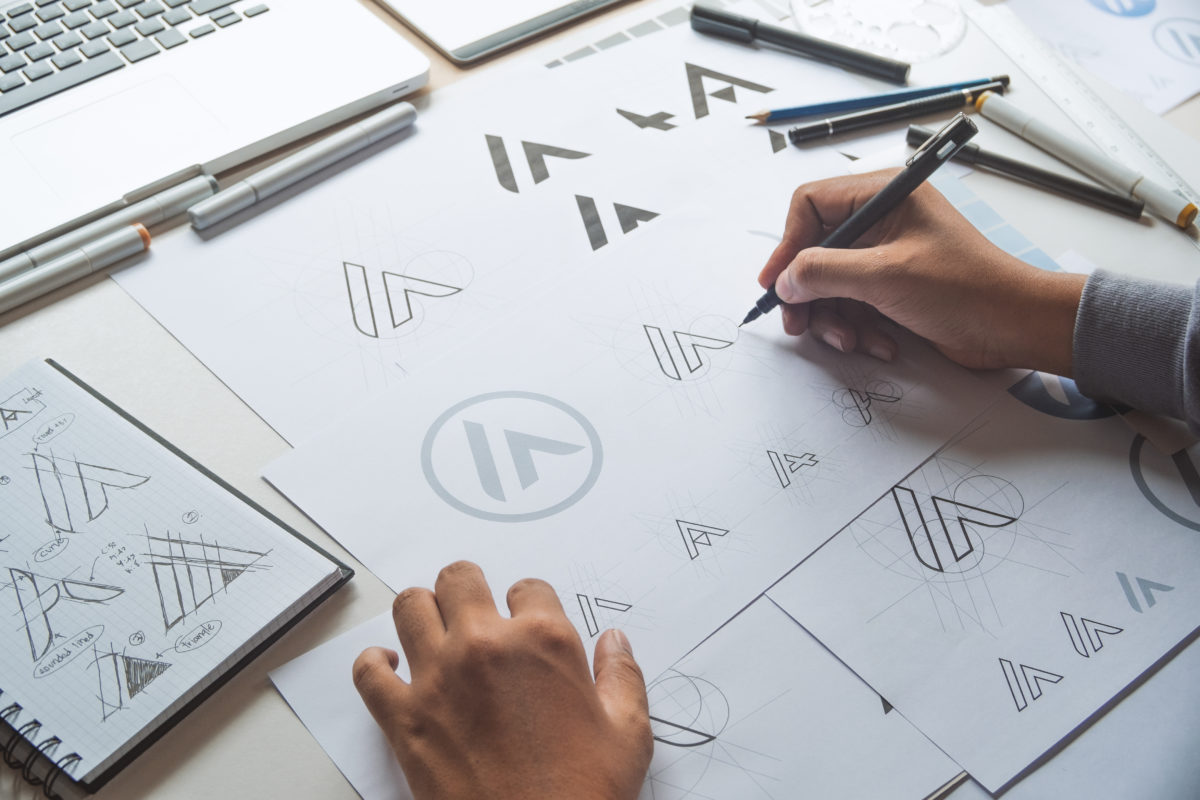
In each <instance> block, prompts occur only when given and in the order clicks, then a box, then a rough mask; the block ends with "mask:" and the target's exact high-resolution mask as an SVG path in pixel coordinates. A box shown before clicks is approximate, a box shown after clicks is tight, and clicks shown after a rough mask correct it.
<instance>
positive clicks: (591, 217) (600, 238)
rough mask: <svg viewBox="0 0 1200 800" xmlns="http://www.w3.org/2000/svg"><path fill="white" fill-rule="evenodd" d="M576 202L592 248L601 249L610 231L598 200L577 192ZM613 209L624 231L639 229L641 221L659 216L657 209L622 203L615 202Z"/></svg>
mask: <svg viewBox="0 0 1200 800" xmlns="http://www.w3.org/2000/svg"><path fill="white" fill-rule="evenodd" d="M575 204H576V205H577V206H578V207H579V216H580V218H582V219H583V228H584V230H585V231H586V232H587V236H588V242H589V243H590V244H591V246H592V250H593V251H595V250H599V249H600V248H601V247H604V246H605V245H606V244H608V233H607V232H606V231H605V230H604V222H603V221H602V220H601V219H600V212H599V211H598V210H597V208H596V201H595V200H594V199H592V198H591V197H586V196H584V195H581V194H577V195H575ZM613 210H614V211H615V212H616V214H617V222H618V223H619V224H620V226H621V232H622V233H630V232H631V231H633V230H635V229H637V227H638V224H639V223H642V222H649V221H650V220H652V219H654V218H655V217H657V216H658V212H656V211H647V210H645V209H643V208H635V207H634V206H627V205H622V204H621V203H613Z"/></svg>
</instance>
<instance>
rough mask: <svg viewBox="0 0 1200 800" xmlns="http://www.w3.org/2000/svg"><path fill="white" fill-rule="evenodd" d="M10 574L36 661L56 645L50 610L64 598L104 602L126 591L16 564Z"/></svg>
mask: <svg viewBox="0 0 1200 800" xmlns="http://www.w3.org/2000/svg"><path fill="white" fill-rule="evenodd" d="M8 576H9V585H10V586H11V587H12V589H13V592H14V593H15V594H16V597H17V606H18V607H19V608H20V614H21V621H22V625H23V626H24V628H25V637H26V639H27V640H28V641H29V654H30V657H31V658H32V659H33V660H34V661H38V660H39V659H41V658H42V656H44V655H46V653H47V652H48V651H49V650H50V647H51V645H53V644H54V638H55V631H54V626H53V625H52V624H51V622H50V612H51V611H52V610H53V609H54V607H55V606H57V605H58V603H59V601H60V600H70V601H73V602H76V603H96V604H104V603H108V602H109V601H111V600H113V599H115V598H116V597H118V596H119V595H121V594H123V593H124V592H125V590H124V589H122V588H121V587H120V586H110V585H108V584H104V583H93V582H91V581H83V580H76V579H73V578H62V579H58V580H56V579H53V578H46V577H45V576H42V575H36V574H34V573H32V572H30V571H28V570H24V569H18V568H16V567H9V569H8Z"/></svg>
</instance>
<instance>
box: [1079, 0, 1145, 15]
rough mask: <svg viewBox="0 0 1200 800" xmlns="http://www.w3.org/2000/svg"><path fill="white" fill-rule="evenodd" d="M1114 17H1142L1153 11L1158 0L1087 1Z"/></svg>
mask: <svg viewBox="0 0 1200 800" xmlns="http://www.w3.org/2000/svg"><path fill="white" fill-rule="evenodd" d="M1088 2H1089V3H1091V4H1092V5H1093V6H1095V7H1096V8H1098V9H1100V10H1101V11H1104V12H1107V13H1109V14H1112V15H1113V16H1114V17H1144V16H1146V15H1147V14H1149V13H1150V12H1151V11H1153V10H1154V7H1155V6H1156V5H1158V0H1088Z"/></svg>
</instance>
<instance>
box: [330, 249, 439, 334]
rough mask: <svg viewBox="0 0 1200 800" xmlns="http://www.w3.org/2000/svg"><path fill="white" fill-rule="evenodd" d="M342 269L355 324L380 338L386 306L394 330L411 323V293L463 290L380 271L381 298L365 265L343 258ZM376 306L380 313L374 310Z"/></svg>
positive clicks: (432, 295)
mask: <svg viewBox="0 0 1200 800" xmlns="http://www.w3.org/2000/svg"><path fill="white" fill-rule="evenodd" d="M342 271H343V272H344V273H345V276H346V294H347V296H348V297H349V299H350V314H351V316H352V317H353V319H354V327H355V328H357V329H358V332H359V333H361V334H362V335H364V336H369V337H371V338H372V339H378V338H379V317H380V316H382V312H383V308H385V307H386V308H387V320H386V323H387V324H390V325H391V329H392V330H395V329H397V328H399V327H400V326H401V325H405V324H407V323H409V322H412V320H413V301H412V298H413V295H416V296H418V297H426V298H441V297H450V296H451V295H455V294H458V293H459V292H461V291H462V287H460V286H451V285H449V284H446V283H439V282H437V281H431V280H425V279H424V278H416V277H413V276H411V275H403V274H400V273H398V272H388V271H386V270H381V271H380V273H379V275H380V282H381V283H382V285H383V292H382V295H383V297H382V301H380V300H377V299H376V298H375V293H374V292H372V290H371V285H370V281H369V279H368V277H367V269H366V267H364V266H362V265H360V264H351V263H350V262H348V261H343V262H342ZM377 305H378V306H379V312H376V306H377Z"/></svg>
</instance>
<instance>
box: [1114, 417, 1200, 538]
mask: <svg viewBox="0 0 1200 800" xmlns="http://www.w3.org/2000/svg"><path fill="white" fill-rule="evenodd" d="M1197 452H1200V447H1197V446H1196V445H1192V446H1191V447H1189V448H1186V449H1183V450H1179V451H1177V452H1175V453H1173V454H1171V455H1170V456H1167V455H1164V454H1162V453H1160V452H1159V451H1158V449H1157V448H1155V447H1146V437H1145V436H1142V435H1141V434H1138V435H1137V436H1135V437H1133V444H1132V445H1131V446H1130V448H1129V469H1130V472H1131V473H1132V474H1133V482H1134V483H1135V484H1136V485H1137V487H1138V491H1140V492H1141V493H1142V496H1143V497H1145V498H1146V500H1147V501H1149V503H1150V505H1152V506H1153V507H1154V509H1155V510H1156V511H1158V513H1160V514H1162V515H1163V516H1164V517H1166V518H1167V519H1169V520H1171V521H1172V522H1175V523H1177V524H1179V525H1182V526H1183V527H1185V528H1189V529H1191V530H1193V531H1200V470H1197V468H1196V460H1195V456H1196V453H1197ZM1173 477H1178V479H1179V480H1178V481H1175V480H1171V478H1173Z"/></svg>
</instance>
